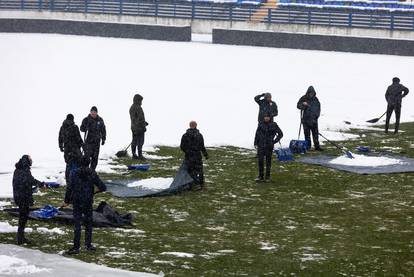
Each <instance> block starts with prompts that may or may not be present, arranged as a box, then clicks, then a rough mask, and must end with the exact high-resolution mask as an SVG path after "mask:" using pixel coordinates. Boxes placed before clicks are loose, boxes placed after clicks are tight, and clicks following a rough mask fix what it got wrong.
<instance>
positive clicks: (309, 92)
mask: <svg viewBox="0 0 414 277" xmlns="http://www.w3.org/2000/svg"><path fill="white" fill-rule="evenodd" d="M311 94H313V95H314V96H316V91H315V89H314V88H313V86H310V87H308V90H307V91H306V95H307V96H310V95H311Z"/></svg>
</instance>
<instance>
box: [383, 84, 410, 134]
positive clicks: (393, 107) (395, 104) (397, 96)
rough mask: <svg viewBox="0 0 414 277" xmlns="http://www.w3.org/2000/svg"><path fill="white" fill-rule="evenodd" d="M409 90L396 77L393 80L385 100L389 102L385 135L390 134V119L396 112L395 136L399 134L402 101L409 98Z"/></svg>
mask: <svg viewBox="0 0 414 277" xmlns="http://www.w3.org/2000/svg"><path fill="white" fill-rule="evenodd" d="M408 92H409V90H408V88H406V87H405V86H403V85H402V84H400V79H399V78H397V77H394V78H393V79H392V85H390V86H389V87H388V89H387V92H386V93H385V99H386V100H387V103H388V106H387V117H386V119H385V133H388V128H389V127H390V119H391V115H392V112H394V111H395V130H394V134H397V133H398V129H399V128H400V116H401V104H402V99H403V98H404V97H406V96H407V94H408Z"/></svg>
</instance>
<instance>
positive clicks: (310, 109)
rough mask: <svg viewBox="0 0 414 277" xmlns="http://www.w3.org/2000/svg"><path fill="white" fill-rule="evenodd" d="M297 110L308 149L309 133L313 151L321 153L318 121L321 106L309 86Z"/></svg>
mask: <svg viewBox="0 0 414 277" xmlns="http://www.w3.org/2000/svg"><path fill="white" fill-rule="evenodd" d="M297 108H298V109H299V110H301V112H302V124H303V133H304V134H305V140H306V141H307V143H308V146H309V149H310V148H311V146H312V141H311V133H312V138H313V144H314V145H315V150H317V151H322V148H321V147H320V144H319V128H318V119H319V116H320V114H321V104H320V102H319V99H318V98H317V97H316V91H315V89H314V88H313V86H310V87H309V88H308V90H307V91H306V94H305V95H304V96H302V97H301V98H300V99H299V101H298V104H297Z"/></svg>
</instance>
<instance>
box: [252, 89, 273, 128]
mask: <svg viewBox="0 0 414 277" xmlns="http://www.w3.org/2000/svg"><path fill="white" fill-rule="evenodd" d="M254 101H255V102H256V103H257V104H258V105H259V116H258V122H259V124H260V123H262V122H263V119H264V115H265V114H268V115H269V116H270V120H271V122H273V118H274V117H275V116H277V115H278V109H277V105H276V103H275V102H274V101H272V95H271V94H270V93H268V92H267V93H263V94H259V95H257V96H256V97H255V98H254Z"/></svg>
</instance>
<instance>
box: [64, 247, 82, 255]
mask: <svg viewBox="0 0 414 277" xmlns="http://www.w3.org/2000/svg"><path fill="white" fill-rule="evenodd" d="M65 254H66V255H77V254H79V248H75V247H72V248H71V249H69V250H67V251H65Z"/></svg>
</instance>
